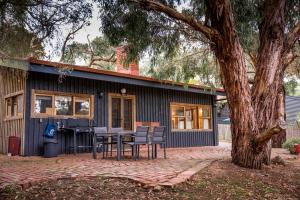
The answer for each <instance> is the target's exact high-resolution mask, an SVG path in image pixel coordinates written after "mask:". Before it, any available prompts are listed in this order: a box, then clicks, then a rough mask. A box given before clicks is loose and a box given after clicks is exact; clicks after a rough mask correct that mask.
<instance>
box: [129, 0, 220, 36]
mask: <svg viewBox="0 0 300 200" xmlns="http://www.w3.org/2000/svg"><path fill="white" fill-rule="evenodd" d="M127 1H128V2H129V3H133V4H136V5H138V6H140V7H141V8H142V9H146V10H152V11H156V12H160V13H164V14H166V15H168V16H169V17H171V18H173V19H175V20H179V21H182V22H184V23H186V24H188V25H189V26H191V27H192V28H194V29H195V30H196V31H199V32H201V33H202V34H203V35H205V37H207V38H208V39H209V40H212V39H214V40H216V39H220V34H219V32H218V31H217V30H216V29H214V28H211V27H208V26H205V25H203V24H202V23H201V22H198V21H196V20H195V19H194V18H192V17H190V16H186V15H184V14H182V13H180V12H178V11H177V10H175V9H173V8H170V7H169V6H166V5H164V4H162V3H159V2H156V1H151V0H127Z"/></svg>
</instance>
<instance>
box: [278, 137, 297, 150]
mask: <svg viewBox="0 0 300 200" xmlns="http://www.w3.org/2000/svg"><path fill="white" fill-rule="evenodd" d="M299 146H300V137H294V138H290V139H288V140H287V141H285V143H283V145H282V147H283V148H285V149H287V150H289V151H290V153H291V154H295V153H296V150H297V152H299V153H300V147H299Z"/></svg>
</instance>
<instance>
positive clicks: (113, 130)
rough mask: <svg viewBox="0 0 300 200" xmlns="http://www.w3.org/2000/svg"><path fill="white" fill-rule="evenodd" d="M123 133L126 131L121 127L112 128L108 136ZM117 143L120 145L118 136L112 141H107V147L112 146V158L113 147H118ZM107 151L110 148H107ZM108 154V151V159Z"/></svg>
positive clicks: (113, 137) (112, 138)
mask: <svg viewBox="0 0 300 200" xmlns="http://www.w3.org/2000/svg"><path fill="white" fill-rule="evenodd" d="M123 131H124V130H123V128H121V127H119V128H111V129H110V131H109V133H108V134H110V133H121V132H123ZM117 143H118V136H116V135H114V136H112V137H111V140H110V141H109V140H107V141H105V145H107V147H108V145H110V156H112V149H113V145H116V144H117ZM107 150H108V148H107ZM107 153H108V151H106V157H107Z"/></svg>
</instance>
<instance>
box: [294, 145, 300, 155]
mask: <svg viewBox="0 0 300 200" xmlns="http://www.w3.org/2000/svg"><path fill="white" fill-rule="evenodd" d="M294 150H295V154H297V155H298V154H300V144H295V145H294Z"/></svg>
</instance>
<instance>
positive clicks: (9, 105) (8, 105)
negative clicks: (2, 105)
mask: <svg viewBox="0 0 300 200" xmlns="http://www.w3.org/2000/svg"><path fill="white" fill-rule="evenodd" d="M6 116H8V117H10V116H11V98H7V99H6Z"/></svg>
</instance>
